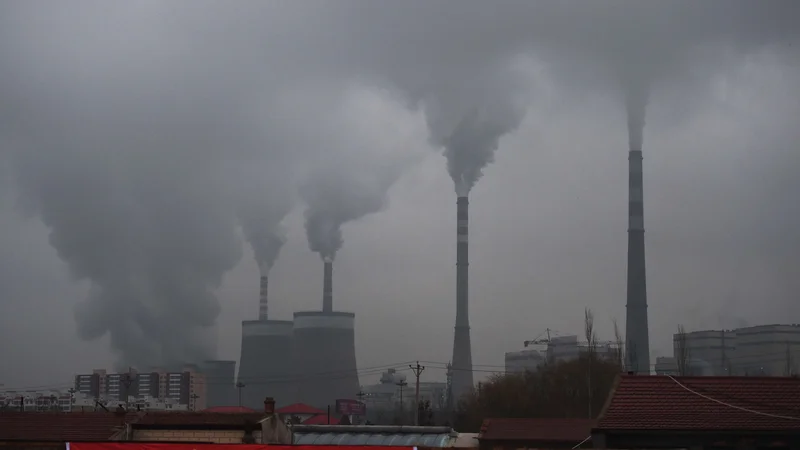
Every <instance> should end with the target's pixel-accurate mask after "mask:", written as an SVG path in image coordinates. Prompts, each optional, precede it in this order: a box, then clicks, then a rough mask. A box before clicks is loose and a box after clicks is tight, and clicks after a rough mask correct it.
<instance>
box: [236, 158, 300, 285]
mask: <svg viewBox="0 0 800 450" xmlns="http://www.w3.org/2000/svg"><path fill="white" fill-rule="evenodd" d="M244 170H245V171H246V172H247V173H248V175H247V176H244V177H243V180H244V183H243V184H244V186H243V189H242V190H241V191H240V193H239V195H238V196H237V204H238V215H239V222H240V224H241V226H242V232H243V233H244V237H245V239H246V240H247V242H248V243H249V244H250V247H251V248H252V249H253V256H254V257H255V260H256V263H257V264H258V268H259V271H260V273H261V275H262V276H267V275H268V274H269V271H270V269H272V266H273V265H274V264H275V260H276V259H277V258H278V254H279V253H280V251H281V248H282V247H283V244H285V243H286V230H285V228H284V227H283V225H282V221H283V219H284V218H285V217H286V215H287V214H289V212H290V211H291V210H292V206H293V201H292V200H293V198H292V191H291V189H292V184H291V182H290V181H289V180H288V179H286V178H287V177H286V176H285V175H283V174H276V173H269V172H267V171H266V169H265V166H264V165H263V164H254V165H249V166H247V168H245V169H244Z"/></svg>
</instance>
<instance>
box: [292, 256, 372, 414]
mask: <svg viewBox="0 0 800 450" xmlns="http://www.w3.org/2000/svg"><path fill="white" fill-rule="evenodd" d="M355 316H356V315H355V314H354V313H351V312H337V311H334V310H333V260H332V259H331V258H326V259H325V260H324V273H323V284H322V311H305V312H296V313H294V326H293V333H292V355H293V361H292V367H293V368H294V373H295V374H296V375H295V376H294V382H295V385H294V392H295V399H294V401H295V402H300V403H305V404H308V405H312V406H315V407H317V408H323V409H324V408H326V407H328V406H333V405H335V404H336V400H337V399H352V398H354V397H355V396H356V395H357V394H358V392H359V386H360V385H359V381H358V366H357V364H356V348H355Z"/></svg>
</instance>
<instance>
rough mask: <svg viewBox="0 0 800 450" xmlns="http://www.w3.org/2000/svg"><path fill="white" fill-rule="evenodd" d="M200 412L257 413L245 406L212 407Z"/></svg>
mask: <svg viewBox="0 0 800 450" xmlns="http://www.w3.org/2000/svg"><path fill="white" fill-rule="evenodd" d="M202 412H206V413H255V412H258V411H256V410H255V409H253V408H248V407H246V406H214V407H211V408H206V409H204V410H203V411H202Z"/></svg>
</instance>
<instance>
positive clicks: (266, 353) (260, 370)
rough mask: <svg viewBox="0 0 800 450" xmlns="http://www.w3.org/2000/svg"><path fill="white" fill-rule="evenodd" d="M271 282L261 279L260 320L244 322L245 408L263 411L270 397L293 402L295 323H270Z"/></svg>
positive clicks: (241, 372)
mask: <svg viewBox="0 0 800 450" xmlns="http://www.w3.org/2000/svg"><path fill="white" fill-rule="evenodd" d="M267 282H268V279H267V276H266V275H263V274H262V276H261V284H260V293H259V314H258V316H259V318H258V320H245V321H243V322H242V352H241V357H240V359H239V377H238V380H237V381H238V384H240V385H243V386H240V387H239V389H242V397H241V398H242V406H247V407H250V408H253V409H256V410H259V409H261V408H263V406H264V405H263V402H264V399H265V398H266V397H273V398H274V399H275V401H276V402H277V403H278V404H286V403H287V402H290V401H292V400H293V399H292V398H291V382H292V371H291V367H292V366H291V363H292V356H291V355H292V353H291V349H292V321H291V320H269V315H268V294H267V291H268V284H267Z"/></svg>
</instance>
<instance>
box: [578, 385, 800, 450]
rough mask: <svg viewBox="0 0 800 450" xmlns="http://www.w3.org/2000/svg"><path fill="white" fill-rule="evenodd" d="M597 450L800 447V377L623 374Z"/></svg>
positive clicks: (599, 430) (597, 435) (595, 437)
mask: <svg viewBox="0 0 800 450" xmlns="http://www.w3.org/2000/svg"><path fill="white" fill-rule="evenodd" d="M592 443H593V446H594V447H595V448H615V449H625V448H647V449H658V448H688V449H693V450H694V449H703V448H738V449H754V448H765V447H769V448H771V449H783V448H800V378H793V377H725V376H721V377H711V376H704V377H677V376H669V375H667V376H642V375H621V376H619V377H618V378H617V380H616V381H615V383H614V386H613V387H612V390H611V393H610V394H609V397H608V399H607V401H606V404H605V406H604V407H603V410H602V412H601V413H600V417H599V418H598V422H597V426H596V427H595V428H594V429H593V430H592Z"/></svg>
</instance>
